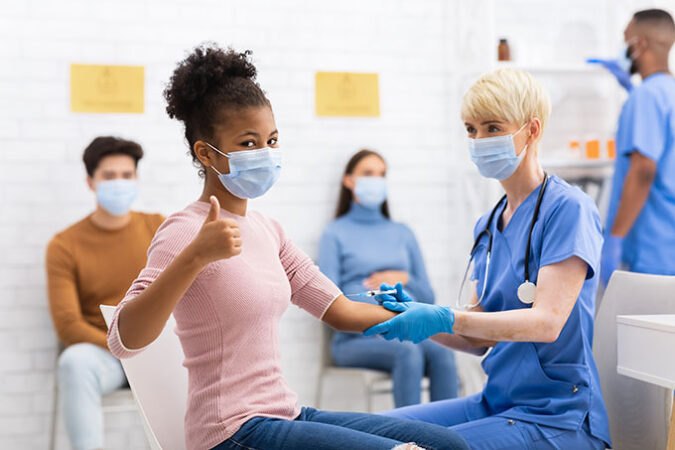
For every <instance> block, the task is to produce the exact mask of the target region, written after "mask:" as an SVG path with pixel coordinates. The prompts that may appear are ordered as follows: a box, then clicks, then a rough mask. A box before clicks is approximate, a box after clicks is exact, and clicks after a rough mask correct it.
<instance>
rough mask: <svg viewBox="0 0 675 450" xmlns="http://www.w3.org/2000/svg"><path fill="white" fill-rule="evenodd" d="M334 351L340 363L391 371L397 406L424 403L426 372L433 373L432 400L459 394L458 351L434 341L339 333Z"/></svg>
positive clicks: (340, 364)
mask: <svg viewBox="0 0 675 450" xmlns="http://www.w3.org/2000/svg"><path fill="white" fill-rule="evenodd" d="M332 353H333V360H334V361H335V363H336V364H337V365H338V366H342V367H362V368H366V369H376V370H383V371H385V372H390V373H391V378H392V382H393V388H394V405H395V406H396V407H397V408H400V407H402V406H408V405H416V404H418V403H420V401H421V396H422V388H421V383H422V378H423V377H424V375H427V376H428V377H429V397H430V399H431V401H432V402H433V401H436V400H447V399H450V398H455V397H457V388H458V383H457V366H456V363H455V354H454V352H453V351H452V350H450V349H449V348H447V347H443V346H442V345H440V344H437V343H435V342H433V341H430V340H426V341H424V342H421V343H419V344H413V343H412V342H399V341H387V340H385V339H383V338H381V337H379V336H372V337H367V336H358V335H357V336H351V335H350V336H339V337H337V338H336V339H334V340H333V345H332Z"/></svg>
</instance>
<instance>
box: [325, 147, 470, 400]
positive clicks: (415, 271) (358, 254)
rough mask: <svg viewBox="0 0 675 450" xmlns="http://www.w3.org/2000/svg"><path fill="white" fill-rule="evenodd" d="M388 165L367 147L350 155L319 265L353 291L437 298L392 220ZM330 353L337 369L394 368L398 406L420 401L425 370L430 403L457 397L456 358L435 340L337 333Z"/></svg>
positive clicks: (406, 235)
mask: <svg viewBox="0 0 675 450" xmlns="http://www.w3.org/2000/svg"><path fill="white" fill-rule="evenodd" d="M386 169H387V166H386V163H385V162H384V159H383V158H382V157H381V156H380V155H379V154H378V153H376V152H373V151H370V150H361V151H360V152H358V153H356V154H355V155H354V156H353V157H352V158H351V159H350V160H349V162H348V163H347V167H346V169H345V174H344V177H343V180H342V188H341V192H340V198H339V202H338V209H337V214H336V217H337V218H336V220H335V221H333V222H332V223H331V224H329V225H328V226H327V227H326V229H325V230H324V233H323V236H322V237H321V247H320V251H319V267H320V268H321V271H322V272H323V273H324V274H326V275H327V276H328V277H329V278H330V279H331V280H332V281H333V282H334V283H335V284H337V285H338V286H339V287H340V289H341V290H342V292H345V293H347V294H352V293H357V292H363V291H364V290H367V289H378V288H379V287H380V284H381V283H387V284H390V285H392V286H393V285H394V284H396V283H397V282H401V283H403V285H404V286H405V289H406V291H408V292H409V293H410V294H411V297H413V298H415V299H419V301H424V302H426V303H434V292H433V290H432V289H431V286H430V284H429V279H428V278H427V273H426V269H425V267H424V260H423V259H422V254H421V252H420V248H419V246H418V244H417V240H416V239H415V235H414V234H413V232H412V231H411V230H410V228H408V227H407V226H405V225H403V224H401V223H397V222H394V221H392V220H391V219H390V218H389V208H388V205H387V202H386V197H387V189H386V184H385V178H384V177H385V174H386ZM358 299H361V301H368V302H372V303H375V300H373V299H370V298H367V299H366V298H363V297H359V298H358ZM332 352H333V360H334V361H335V363H336V364H337V365H338V366H344V367H362V368H368V369H376V370H383V371H387V372H391V374H392V379H393V384H394V403H395V405H396V407H397V408H399V407H401V406H406V405H413V404H416V403H419V402H420V399H421V388H420V385H421V382H422V378H423V377H424V375H425V374H426V375H427V376H428V377H429V381H430V389H429V390H430V397H431V400H432V401H435V400H441V399H448V398H454V397H456V396H457V370H456V367H455V355H454V353H453V352H452V350H450V349H448V348H446V347H443V346H441V345H439V344H436V343H435V342H432V341H430V340H426V341H424V342H422V343H420V344H412V343H410V342H398V341H386V340H384V339H382V338H381V337H377V336H372V337H366V336H362V335H361V334H356V333H341V332H338V333H336V334H335V337H334V338H333V343H332Z"/></svg>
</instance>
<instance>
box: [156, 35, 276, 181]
mask: <svg viewBox="0 0 675 450" xmlns="http://www.w3.org/2000/svg"><path fill="white" fill-rule="evenodd" d="M250 55H251V51H249V50H247V51H245V52H243V53H239V52H235V51H234V50H232V49H231V48H228V49H227V50H223V49H222V48H220V47H218V46H217V45H216V44H215V43H204V44H201V45H199V46H197V47H196V48H195V49H194V50H193V51H192V53H190V54H189V55H188V57H187V58H185V59H184V60H183V61H181V62H180V63H178V67H176V70H174V72H173V75H171V79H170V80H169V84H168V85H167V87H166V89H165V90H164V98H165V99H166V101H167V107H166V112H167V113H168V114H169V117H170V118H172V119H178V120H180V121H181V122H183V124H184V125H185V139H186V140H187V142H188V145H189V146H190V154H191V155H192V161H193V162H194V164H195V165H196V166H197V167H199V168H200V170H199V173H200V175H201V176H204V167H203V166H202V164H201V162H200V161H199V159H198V158H197V155H195V153H194V144H195V142H196V141H198V140H202V139H203V140H213V138H214V136H213V135H214V124H215V123H217V122H222V121H223V120H225V119H226V114H227V113H228V112H231V111H236V110H240V109H244V108H248V107H252V106H254V107H255V106H270V102H269V100H268V99H267V97H266V96H265V93H264V92H263V90H262V89H261V88H260V85H259V84H258V83H257V82H256V81H255V79H256V75H257V71H256V68H255V66H254V65H253V63H252V62H251V61H250V60H249V57H250Z"/></svg>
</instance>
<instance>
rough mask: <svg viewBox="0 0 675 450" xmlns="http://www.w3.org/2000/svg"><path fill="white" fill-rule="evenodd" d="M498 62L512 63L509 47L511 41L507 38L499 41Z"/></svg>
mask: <svg viewBox="0 0 675 450" xmlns="http://www.w3.org/2000/svg"><path fill="white" fill-rule="evenodd" d="M497 60H498V61H511V48H510V47H509V41H507V40H506V39H505V38H501V39H499V45H498V46H497Z"/></svg>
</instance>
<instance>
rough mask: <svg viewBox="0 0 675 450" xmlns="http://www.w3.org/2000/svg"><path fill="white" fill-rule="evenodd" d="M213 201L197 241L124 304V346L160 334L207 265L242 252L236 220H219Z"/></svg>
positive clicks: (139, 345) (119, 320)
mask: <svg viewBox="0 0 675 450" xmlns="http://www.w3.org/2000/svg"><path fill="white" fill-rule="evenodd" d="M210 201H211V209H210V210H209V213H208V215H207V217H206V220H205V221H204V224H203V225H202V227H201V229H200V230H199V233H198V234H197V236H196V237H195V238H194V240H193V241H192V242H191V243H190V244H188V245H187V246H186V247H185V248H184V249H183V250H182V251H181V252H180V253H179V254H178V256H176V258H175V259H174V260H173V261H172V262H171V263H170V264H169V265H168V266H167V267H166V268H165V269H164V270H163V271H162V272H161V274H160V275H159V276H158V277H157V278H156V279H155V280H154V281H152V282H151V283H150V284H149V285H148V286H147V287H146V288H145V289H143V290H142V291H141V292H140V293H139V294H137V295H136V296H135V297H133V298H132V299H130V300H128V301H126V302H124V304H123V305H121V309H120V311H119V316H118V318H117V329H118V331H119V338H120V341H121V342H120V344H122V346H123V347H124V348H125V349H128V350H134V349H141V348H143V347H145V346H146V345H148V344H150V343H152V341H154V340H155V339H156V338H157V336H159V334H160V333H161V332H162V329H164V325H165V324H166V321H167V320H168V319H169V316H170V315H171V313H172V312H173V310H174V308H175V307H176V305H177V304H178V302H179V301H180V299H181V298H182V297H183V295H184V294H185V292H186V291H187V290H188V288H189V287H190V285H191V284H192V282H193V281H194V280H195V278H196V277H197V275H199V273H200V272H201V271H202V269H204V267H205V266H206V265H207V264H209V263H211V262H213V261H217V260H220V259H225V258H230V257H232V256H235V255H238V254H239V253H241V233H240V231H239V227H238V225H237V222H235V221H234V220H231V219H219V218H218V217H219V212H220V204H219V203H218V199H216V197H213V196H212V197H211V198H210ZM113 325H114V324H113ZM111 328H112V327H111ZM108 340H109V342H110V337H109V339H108ZM111 347H112V346H111Z"/></svg>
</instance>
